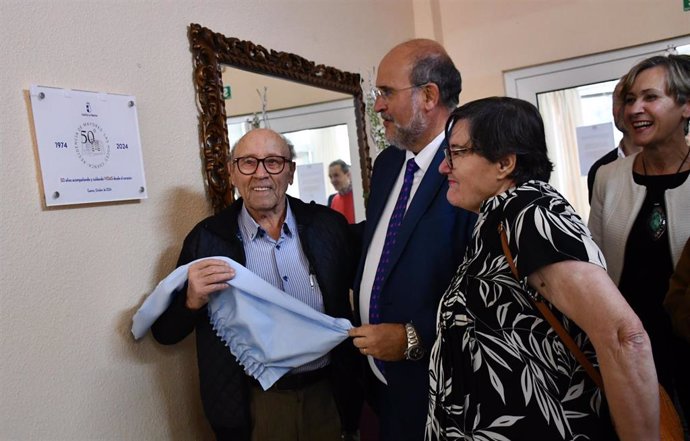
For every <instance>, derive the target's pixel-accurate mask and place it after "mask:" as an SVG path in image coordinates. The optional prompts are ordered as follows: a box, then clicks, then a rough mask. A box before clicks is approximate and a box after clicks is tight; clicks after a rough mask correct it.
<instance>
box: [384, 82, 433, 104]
mask: <svg viewBox="0 0 690 441" xmlns="http://www.w3.org/2000/svg"><path fill="white" fill-rule="evenodd" d="M427 84H429V82H426V83H422V84H415V85H412V86H409V87H401V88H400V89H396V88H394V87H386V86H383V87H376V86H374V87H372V88H371V97H372V98H373V100H374V101H376V99H377V98H383V99H384V100H387V99H389V98H390V97H392V96H393V95H395V94H396V93H398V92H402V91H403V90H409V89H417V88H419V87H424V86H426V85H427Z"/></svg>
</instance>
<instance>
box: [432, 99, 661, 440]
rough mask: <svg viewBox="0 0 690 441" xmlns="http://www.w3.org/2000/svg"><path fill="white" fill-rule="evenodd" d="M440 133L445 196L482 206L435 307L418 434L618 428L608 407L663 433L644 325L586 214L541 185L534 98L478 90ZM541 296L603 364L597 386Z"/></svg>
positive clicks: (546, 172) (650, 433)
mask: <svg viewBox="0 0 690 441" xmlns="http://www.w3.org/2000/svg"><path fill="white" fill-rule="evenodd" d="M446 139H448V140H449V146H448V147H447V148H446V160H445V161H444V162H443V163H442V164H441V166H440V167H439V171H440V172H441V173H442V174H444V175H446V176H447V178H448V183H449V189H448V193H447V198H448V200H449V201H450V203H451V204H453V205H455V206H458V207H462V208H465V209H467V210H470V211H474V212H476V213H478V214H479V218H478V220H477V224H476V226H475V229H474V233H473V238H472V242H471V243H470V245H469V246H468V248H467V252H466V254H465V258H464V260H463V262H462V263H461V265H460V266H459V268H458V271H457V274H456V275H455V277H454V278H453V280H452V281H451V284H450V286H449V287H448V289H447V290H446V293H445V294H444V296H443V298H442V300H441V304H440V306H439V312H438V319H437V332H438V333H437V339H436V342H435V344H434V346H433V349H432V354H431V363H430V368H429V373H430V384H431V390H430V403H429V414H428V418H427V426H426V439H427V440H432V439H444V440H445V439H476V440H507V439H529V440H547V439H548V440H556V439H564V440H565V439H568V440H572V439H615V435H614V434H613V433H612V425H611V422H610V421H611V420H610V418H609V414H608V411H607V409H608V410H610V414H611V416H612V418H613V421H614V422H615V423H616V431H617V433H618V436H619V437H620V439H638V440H639V439H654V438H655V437H658V433H659V408H658V402H659V401H658V390H657V381H656V373H655V370H654V363H653V361H652V355H651V348H650V344H649V340H648V338H647V334H646V333H645V331H644V328H643V327H642V324H641V323H640V321H639V319H638V318H637V317H636V315H635V314H634V312H633V311H632V310H631V309H630V307H629V306H628V305H627V303H626V302H625V300H624V299H623V297H622V296H621V294H620V293H619V292H618V290H617V289H616V287H615V285H614V284H613V283H612V282H611V279H610V278H609V277H608V275H607V274H606V270H605V269H604V262H603V259H602V256H601V253H600V252H599V249H598V248H597V247H596V245H595V244H594V242H593V241H592V239H591V237H590V234H589V231H588V230H587V227H586V226H585V225H584V223H583V222H582V220H581V219H580V218H579V217H578V216H577V214H576V213H575V211H574V210H573V208H572V207H571V206H570V205H569V204H568V202H567V201H566V200H565V199H564V198H563V197H562V196H561V195H560V194H559V193H558V192H557V191H556V190H555V189H553V188H552V187H551V186H550V185H549V184H547V181H548V179H549V176H550V174H551V169H552V165H551V162H550V161H549V159H548V157H547V150H546V141H545V138H544V126H543V122H542V120H541V117H540V115H539V112H538V110H537V109H536V108H535V107H534V106H533V105H531V104H529V103H527V102H525V101H521V100H518V99H514V98H498V97H494V98H486V99H482V100H478V101H473V102H471V103H468V104H465V105H464V106H462V107H460V108H458V109H456V110H455V111H454V112H453V113H452V114H451V116H450V118H449V120H448V123H447V125H446ZM499 226H500V228H501V229H502V230H503V231H504V232H505V233H506V236H507V243H508V247H509V249H510V254H511V255H512V257H513V259H514V262H515V264H516V267H517V273H518V274H519V279H516V277H515V276H513V273H512V271H511V269H510V266H509V264H508V259H507V257H506V255H505V254H504V252H503V250H502V246H501V235H500V234H499ZM536 298H543V299H545V300H546V301H547V302H548V304H549V305H550V307H551V308H552V310H553V313H554V314H555V315H556V317H557V318H558V319H559V321H560V322H562V324H563V326H564V327H565V329H566V330H567V331H568V333H569V334H570V335H571V336H572V337H573V339H574V340H575V342H576V344H577V345H578V347H579V348H580V349H581V350H582V352H583V353H584V354H585V355H586V356H587V358H588V359H589V361H590V362H591V363H592V364H594V365H595V366H598V367H599V370H600V371H601V374H602V376H603V382H604V385H605V387H606V399H602V392H601V390H599V388H598V387H597V386H596V385H595V384H594V383H593V381H592V380H591V379H590V377H589V376H588V375H587V374H586V373H585V371H584V369H583V368H582V366H581V365H580V364H579V363H578V361H577V360H576V359H575V357H574V356H573V354H572V353H571V352H570V351H569V350H568V349H567V348H566V347H565V346H564V345H563V343H562V341H561V340H560V339H559V337H558V336H557V335H556V334H555V332H554V331H553V329H552V328H551V326H550V325H549V323H548V322H546V321H545V320H543V319H542V317H541V315H540V313H539V311H538V310H537V309H536V307H535V304H534V303H533V302H532V299H536ZM559 311H560V312H559ZM606 401H608V406H607V405H606Z"/></svg>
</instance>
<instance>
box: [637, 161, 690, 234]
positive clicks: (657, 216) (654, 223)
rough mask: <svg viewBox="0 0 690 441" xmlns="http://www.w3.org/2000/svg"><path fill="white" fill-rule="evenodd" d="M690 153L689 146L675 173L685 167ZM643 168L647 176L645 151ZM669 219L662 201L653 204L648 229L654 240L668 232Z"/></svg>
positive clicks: (648, 219)
mask: <svg viewBox="0 0 690 441" xmlns="http://www.w3.org/2000/svg"><path fill="white" fill-rule="evenodd" d="M689 155H690V148H688V152H687V153H686V154H685V157H684V158H683V160H682V161H681V162H680V165H679V166H678V170H676V172H675V173H674V174H676V175H677V174H678V173H680V171H681V169H682V168H683V165H684V164H685V161H687V160H688V156H689ZM641 156H642V170H643V171H644V175H645V176H647V164H646V163H645V160H644V153H642V155H641ZM667 222H668V221H667V220H666V210H665V209H664V206H663V204H661V202H654V203H653V204H652V209H651V211H650V213H649V215H648V216H647V231H648V232H649V235H650V236H651V238H652V240H654V241H657V240H659V239H660V238H661V236H663V234H664V233H665V232H666V225H667Z"/></svg>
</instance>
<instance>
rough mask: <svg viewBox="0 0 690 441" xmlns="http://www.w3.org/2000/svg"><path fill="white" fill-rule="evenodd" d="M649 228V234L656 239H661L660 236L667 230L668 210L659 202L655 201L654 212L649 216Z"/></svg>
mask: <svg viewBox="0 0 690 441" xmlns="http://www.w3.org/2000/svg"><path fill="white" fill-rule="evenodd" d="M647 228H648V229H649V230H648V231H649V234H650V235H651V236H652V239H654V240H659V238H660V237H661V236H662V235H663V234H664V232H665V231H666V212H665V211H664V209H663V207H662V206H661V204H659V203H658V202H655V203H654V206H653V207H652V212H651V213H649V217H648V218H647Z"/></svg>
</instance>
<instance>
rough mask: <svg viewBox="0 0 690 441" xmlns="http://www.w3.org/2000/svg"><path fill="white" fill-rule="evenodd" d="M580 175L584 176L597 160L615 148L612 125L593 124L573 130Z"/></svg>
mask: <svg viewBox="0 0 690 441" xmlns="http://www.w3.org/2000/svg"><path fill="white" fill-rule="evenodd" d="M575 131H576V135H577V152H578V156H579V158H580V175H581V176H585V175H587V173H588V172H589V169H590V168H591V167H592V164H594V162H596V160H597V159H599V158H601V157H602V156H604V155H605V154H606V153H608V152H609V151H610V150H612V149H613V148H614V147H615V144H614V142H615V141H614V139H613V123H610V122H608V123H604V124H595V125H593V126H582V127H577V128H575Z"/></svg>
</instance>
